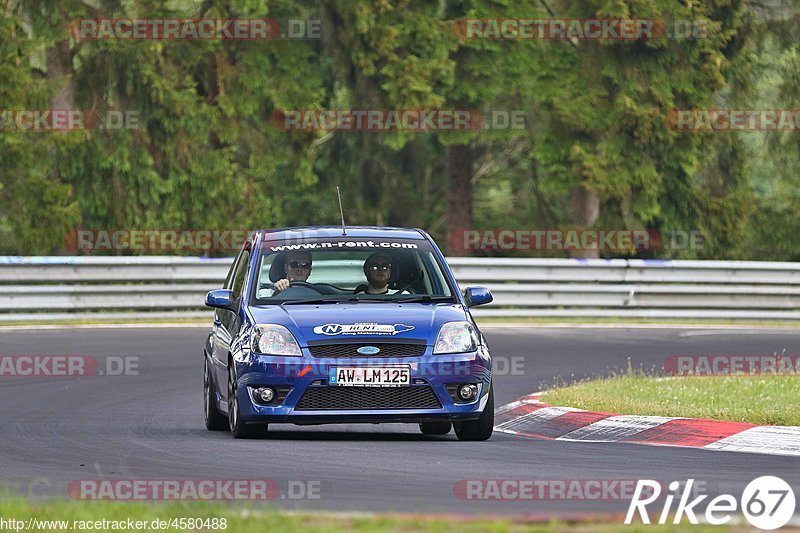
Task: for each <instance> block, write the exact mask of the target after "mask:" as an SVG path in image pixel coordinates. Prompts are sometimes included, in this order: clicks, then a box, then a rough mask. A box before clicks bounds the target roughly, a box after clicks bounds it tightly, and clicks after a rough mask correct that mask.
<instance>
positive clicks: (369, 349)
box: [356, 346, 381, 355]
mask: <svg viewBox="0 0 800 533" xmlns="http://www.w3.org/2000/svg"><path fill="white" fill-rule="evenodd" d="M356 351H357V352H358V353H360V354H361V355H375V354H376V353H378V352H380V351H381V349H380V348H378V347H377V346H362V347H361V348H359V349H358V350H356Z"/></svg>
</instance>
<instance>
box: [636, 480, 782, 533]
mask: <svg viewBox="0 0 800 533" xmlns="http://www.w3.org/2000/svg"><path fill="white" fill-rule="evenodd" d="M693 484H694V480H693V479H689V480H687V481H686V483H685V485H684V488H683V490H682V491H680V493H679V492H678V491H679V490H680V487H681V485H682V484H681V483H679V482H678V481H673V482H672V483H670V484H669V491H670V492H669V493H668V494H667V496H666V498H664V506H663V508H662V509H661V513H660V515H659V517H658V522H657V523H658V524H666V523H667V520H668V518H669V516H670V515H671V514H672V515H673V518H672V523H673V524H680V523H681V521H682V520H683V518H684V516H685V517H686V519H687V520H688V521H689V523H690V524H695V525H696V524H699V523H700V522H699V520H698V518H697V514H696V513H695V511H696V510H695V507H698V506H699V505H700V504H701V503H702V502H703V501H704V500H705V499H706V498H708V495H706V494H702V495H700V496H697V497H696V498H694V499H693V500H691V501H689V498H690V497H692V496H693V495H694V494H692V486H693ZM660 497H661V484H660V483H659V482H657V481H654V480H650V479H645V480H639V481H638V482H637V484H636V489H635V491H634V493H633V499H632V500H631V504H630V506H629V507H628V514H627V515H626V516H625V523H626V524H630V523H631V522H632V521H633V518H634V515H635V514H636V513H637V512H638V513H639V517H640V518H641V520H642V523H643V524H650V515H649V513H648V509H647V506H648V505H650V504H652V503H654V502H655V501H656V500H658V499H659V498H660ZM676 498H677V499H678V504H677V506H676V507H675V510H674V511H673V510H672V504H673V502H674V501H675V499H676ZM794 511H795V497H794V491H793V490H792V487H791V486H790V485H789V484H788V483H786V482H785V481H784V480H782V479H781V478H779V477H775V476H762V477H759V478H756V479H754V480H753V481H751V482H750V483H749V484H748V485H747V487H745V489H744V491H743V492H742V497H741V498H740V500H739V501H737V500H736V498H735V497H734V496H732V495H730V494H722V495H720V496H717V497H716V498H714V499H712V500H711V501H709V502H708V503H707V505H706V507H705V513H704V518H705V522H706V523H708V524H711V525H715V526H719V525H723V524H727V523H728V522H730V521H731V520H732V518H733V516H734V514H739V513H741V514H744V517H745V518H746V519H747V521H748V522H749V523H750V524H751V525H752V526H753V527H756V528H758V529H767V530H770V529H778V528H779V527H783V526H785V525H786V524H787V523H788V522H789V520H791V519H792V516H794ZM697 512H698V513H699V510H698V511H697Z"/></svg>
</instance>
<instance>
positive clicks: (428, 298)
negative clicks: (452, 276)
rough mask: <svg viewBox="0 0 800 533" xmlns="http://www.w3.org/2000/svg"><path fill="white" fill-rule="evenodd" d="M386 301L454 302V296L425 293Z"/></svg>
mask: <svg viewBox="0 0 800 533" xmlns="http://www.w3.org/2000/svg"><path fill="white" fill-rule="evenodd" d="M384 301H386V302H392V303H405V302H411V303H414V302H452V301H453V297H452V296H431V295H430V294H424V295H421V296H415V297H413V298H397V299H394V300H384Z"/></svg>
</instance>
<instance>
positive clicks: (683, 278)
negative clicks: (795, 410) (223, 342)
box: [0, 256, 800, 322]
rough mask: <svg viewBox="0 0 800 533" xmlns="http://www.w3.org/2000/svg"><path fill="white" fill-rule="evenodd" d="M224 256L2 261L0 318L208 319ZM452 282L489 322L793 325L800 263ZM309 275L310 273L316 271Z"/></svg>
mask: <svg viewBox="0 0 800 533" xmlns="http://www.w3.org/2000/svg"><path fill="white" fill-rule="evenodd" d="M230 262H231V260H230V259H229V258H225V259H208V258H186V257H161V256H159V257H148V256H146V257H0V291H2V294H3V297H2V298H0V322H8V321H19V320H28V319H31V318H39V319H47V320H52V319H64V318H73V317H96V316H102V317H115V318H139V317H208V316H210V311H209V310H207V309H205V308H204V307H203V299H204V296H205V293H206V291H208V290H211V289H213V288H218V287H220V286H221V284H222V281H223V280H224V278H225V276H226V275H227V272H228V269H229V266H230ZM448 262H449V264H450V266H451V267H452V269H453V271H454V273H455V276H456V278H457V279H458V281H459V285H460V286H461V287H462V288H463V287H466V286H468V285H484V286H487V287H489V288H490V289H491V290H492V292H493V294H494V296H495V301H494V302H493V303H492V304H490V305H488V306H484V307H480V308H476V309H474V314H475V315H476V316H496V317H612V318H613V317H621V318H625V317H650V318H720V319H728V318H742V319H773V320H800V263H780V262H754V261H736V262H732V261H645V260H627V259H614V260H602V259H594V260H578V259H518V258H513V259H512V258H463V257H454V258H450V259H448ZM315 272H316V270H315Z"/></svg>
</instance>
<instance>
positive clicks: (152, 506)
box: [0, 498, 745, 533]
mask: <svg viewBox="0 0 800 533" xmlns="http://www.w3.org/2000/svg"><path fill="white" fill-rule="evenodd" d="M0 518H3V519H4V520H6V521H8V520H9V519H14V520H21V521H23V522H25V523H26V524H27V520H29V519H32V518H34V519H36V520H37V521H38V523H35V524H34V527H33V529H34V530H37V529H38V530H39V531H65V530H72V531H78V530H89V529H92V530H100V531H103V530H112V529H111V528H112V527H113V524H112V523H111V522H113V521H117V522H119V523H120V524H123V523H125V525H124V526H121V528H120V529H119V530H125V529H126V528H127V521H128V520H129V519H130V520H132V521H134V522H135V521H141V522H146V523H147V527H145V528H143V529H139V530H140V531H156V530H160V531H225V532H226V533H239V532H242V533H252V532H253V531H281V532H298V533H300V532H306V531H324V532H334V533H335V532H340V531H341V532H349V531H359V532H372V531H397V532H403V531H431V532H442V533H444V532H447V531H452V530H453V529H455V527H454V526H455V524H454V522H456V523H457V524H458V525H457V528H458V530H459V531H464V532H468V533H471V532H484V531H487V532H498V533H500V532H518V531H519V532H522V531H530V532H562V531H564V532H566V531H578V532H586V533H590V532H601V533H604V532H609V533H611V532H614V531H619V529H620V528H621V527H625V530H626V531H631V532H640V531H641V532H645V531H648V532H650V531H684V530H688V529H690V528H691V530H692V531H701V532H706V531H708V532H710V531H714V532H717V533H719V532H728V531H739V530H742V531H744V530H745V529H744V528H742V527H741V526H740V527H719V526H689V525H688V524H687V525H683V526H645V525H641V524H634V525H631V526H622V524H621V520H620V523H613V522H598V521H586V522H569V523H567V522H559V521H551V522H545V523H530V522H527V523H526V522H518V521H517V522H515V521H514V520H513V519H511V518H509V519H505V520H492V519H483V518H477V519H468V518H465V519H463V520H460V519H454V517H453V516H441V517H436V516H421V515H380V514H375V515H373V514H357V513H353V514H346V513H330V512H310V511H309V512H286V511H278V510H274V509H269V508H264V507H256V506H249V507H241V506H237V505H224V504H221V503H207V502H176V503H163V504H162V503H149V504H145V503H123V502H106V501H96V502H81V501H71V500H48V501H29V500H25V499H21V498H11V499H0ZM181 518H185V519H189V518H191V519H195V521H196V520H198V519H200V520H202V524H201V525H200V527H195V528H186V527H184V528H182V529H181V528H172V527H167V528H163V527H162V528H159V529H154V528H152V527H150V526H151V524H152V523H153V520H166V521H168V522H169V521H171V520H172V519H178V520H180V519H181ZM214 519H217V522H216V525H217V527H213V524H212V523H205V522H206V520H214ZM222 519H224V520H225V527H221V522H220V521H221V520H222ZM103 520H106V521H107V522H106V523H102V522H101V521H103ZM42 521H45V522H44V523H43V522H42ZM47 521H67V522H68V527H66V528H65V527H60V526H59V525H57V524H56V523H52V522H51V523H50V524H48V523H47ZM88 522H92V523H93V524H91V525H89V524H87V523H88ZM98 522H99V523H98ZM6 525H8V523H6ZM37 525H38V526H39V527H35V526H37ZM176 525H179V523H178V524H176ZM81 526H83V527H81ZM97 526H101V527H99V528H98V527H97ZM6 530H10V531H15V528H14V527H11V528H6ZM19 530H20V531H22V530H23V529H19Z"/></svg>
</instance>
